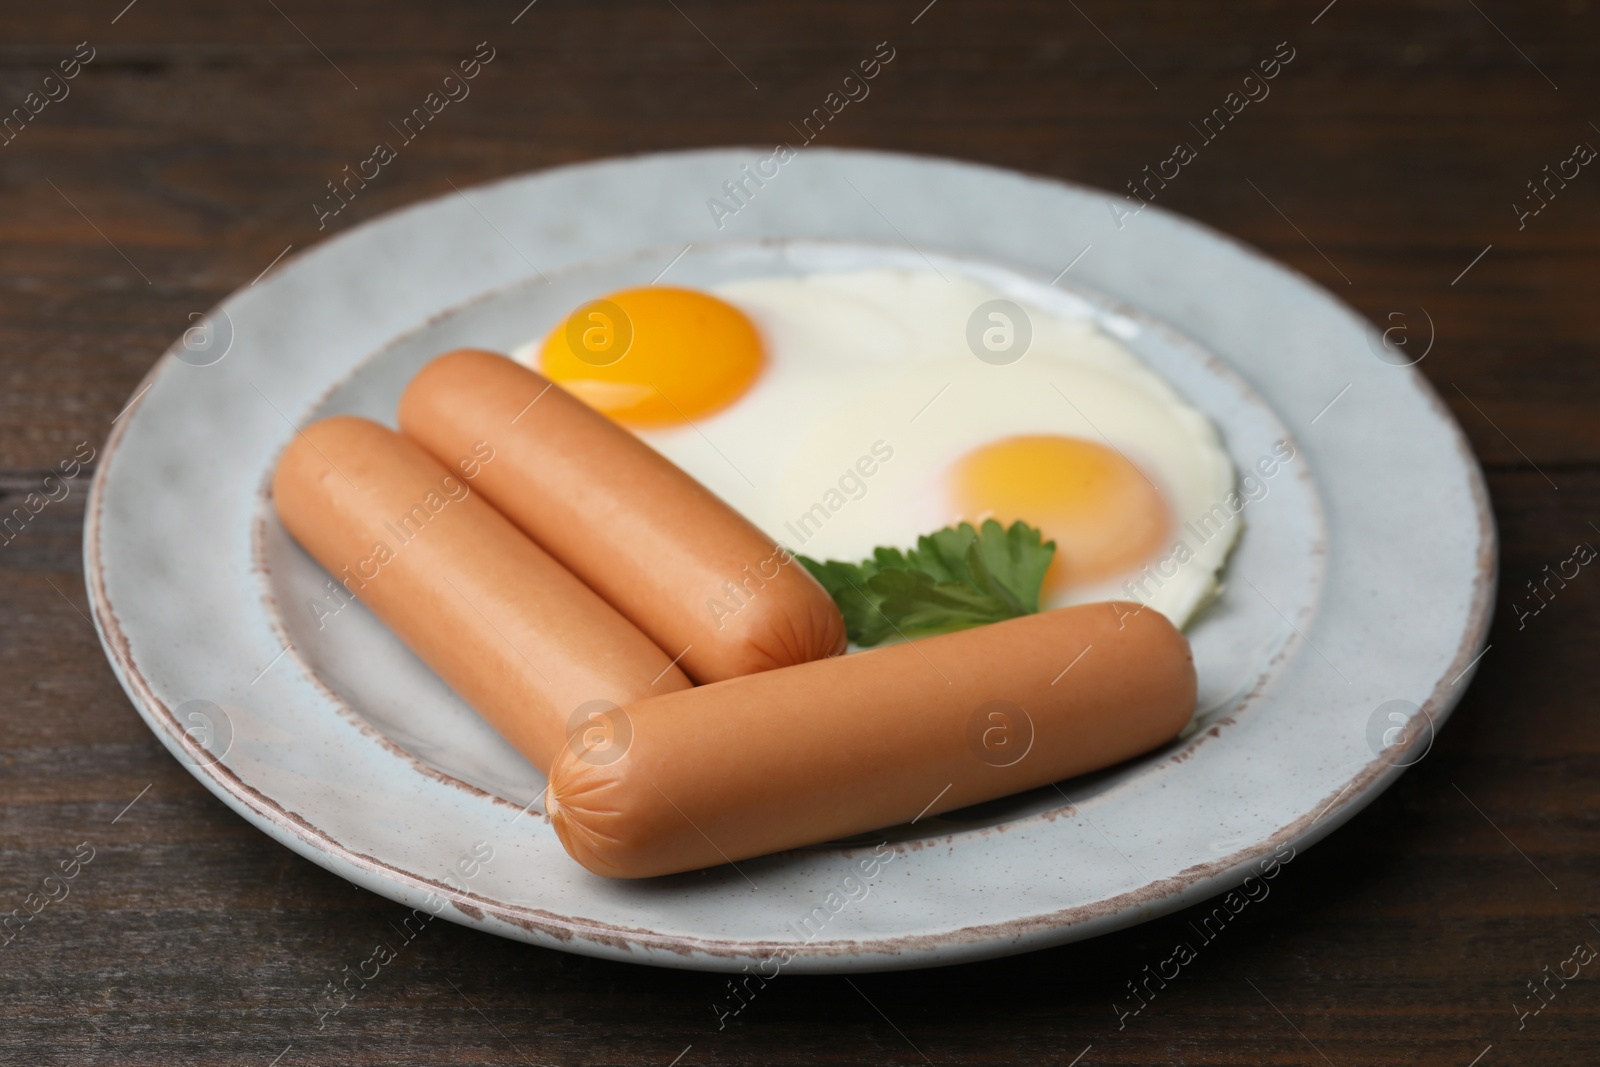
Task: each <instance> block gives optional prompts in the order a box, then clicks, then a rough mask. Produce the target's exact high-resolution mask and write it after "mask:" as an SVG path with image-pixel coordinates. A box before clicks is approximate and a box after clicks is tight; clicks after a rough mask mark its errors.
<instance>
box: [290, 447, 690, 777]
mask: <svg viewBox="0 0 1600 1067" xmlns="http://www.w3.org/2000/svg"><path fill="white" fill-rule="evenodd" d="M451 456H452V458H451V460H450V461H449V466H445V465H443V464H441V463H440V462H439V461H437V460H435V459H434V458H432V457H431V456H429V455H428V454H427V453H426V452H424V451H423V450H422V449H421V448H420V447H419V446H418V445H416V444H415V443H414V442H412V441H409V440H407V439H405V438H403V437H401V436H400V435H399V434H397V433H395V432H394V431H392V430H389V429H387V428H386V427H383V426H380V425H378V424H377V423H375V422H370V421H368V420H366V419H360V418H354V417H351V416H339V417H335V418H329V419H324V420H322V421H321V422H317V423H314V424H312V425H311V426H308V427H306V428H305V430H304V431H302V432H300V433H297V434H296V435H295V437H294V439H293V440H292V441H291V442H290V444H289V447H288V448H287V449H286V450H285V451H284V454H283V456H282V457H281V458H280V459H279V461H278V467H277V471H276V473H275V475H274V477H273V483H272V493H273V500H274V504H275V506H276V508H277V512H278V516H279V518H280V519H281V520H282V522H283V524H284V526H285V527H287V528H288V530H289V532H290V533H291V534H293V535H294V537H295V539H296V540H298V541H299V542H300V544H301V545H302V546H303V547H304V548H305V549H306V550H307V551H308V552H309V553H310V554H311V555H312V556H313V557H314V558H316V560H317V561H318V562H319V563H321V564H322V565H323V567H325V568H326V569H327V570H328V571H329V572H330V573H331V574H333V575H334V577H335V578H336V579H338V580H339V581H340V582H341V584H343V586H344V587H345V589H347V590H348V591H349V592H350V593H351V594H353V595H354V596H355V597H357V598H359V599H360V600H361V601H362V602H363V603H364V604H366V605H367V606H368V607H369V608H371V609H372V611H373V612H374V613H375V614H376V615H377V616H378V617H379V618H380V619H382V620H383V621H384V622H385V623H387V624H388V626H389V627H390V629H392V630H393V631H394V632H395V633H396V634H397V635H399V637H400V638H401V639H402V640H403V641H404V642H405V643H406V644H407V645H408V646H409V647H410V648H411V649H412V650H413V651H414V652H415V653H416V654H417V655H418V656H420V657H421V658H422V659H423V660H424V661H425V662H426V663H427V664H428V665H429V666H430V667H432V668H433V669H434V671H436V672H437V673H438V674H439V676H440V677H442V678H443V679H444V680H445V681H446V682H447V683H449V684H450V686H451V687H452V688H453V689H455V690H456V692H458V693H459V694H461V696H462V697H463V698H464V699H465V700H466V701H467V702H468V703H469V704H471V705H472V707H473V708H475V709H476V710H477V711H478V712H479V713H480V714H481V715H483V716H484V718H486V719H488V720H489V722H490V723H491V724H492V725H493V726H494V727H495V729H496V730H498V731H499V732H500V734H501V736H503V737H505V739H506V740H507V741H509V742H510V743H511V744H512V745H513V746H514V747H515V748H516V749H517V750H518V751H519V752H521V753H522V754H523V755H524V756H526V757H527V758H528V759H529V760H530V761H531V762H532V763H533V764H534V765H535V766H537V767H539V768H540V769H542V770H548V769H549V767H550V766H551V764H552V762H553V761H554V759H555V757H556V754H557V753H558V752H559V751H560V750H562V748H563V747H564V746H565V745H566V743H567V740H568V736H569V734H571V733H572V725H571V724H572V723H573V722H574V719H575V718H576V720H577V721H578V722H579V723H580V724H582V722H583V721H584V719H585V715H586V712H585V710H584V709H585V708H587V707H592V706H597V702H617V703H626V702H630V701H636V700H640V699H642V698H644V697H647V696H649V695H651V694H655V693H668V692H673V691H675V690H681V689H686V688H688V687H689V680H688V678H686V677H685V676H684V674H683V672H682V671H680V670H679V669H678V668H677V667H676V666H674V665H673V664H672V660H671V657H670V656H668V655H667V654H666V653H664V652H662V651H661V649H659V648H658V647H656V646H655V645H654V644H652V643H651V642H650V640H649V638H647V637H646V636H645V635H644V634H642V633H640V632H639V630H638V629H637V628H636V627H634V626H633V624H632V623H630V622H628V621H627V619H625V618H623V617H622V616H621V615H620V614H618V613H617V611H616V610H615V609H614V608H612V607H611V606H610V605H608V604H607V603H605V602H604V601H603V600H601V598H600V597H599V596H597V595H596V594H595V593H594V592H592V591H591V590H590V589H589V588H588V587H587V586H585V585H584V584H583V583H582V582H581V581H579V580H578V579H577V578H575V577H574V576H573V575H572V574H571V573H570V572H569V571H567V570H566V569H565V568H564V567H562V566H561V565H560V564H559V563H557V562H556V561H555V560H553V559H551V558H550V556H549V555H547V554H546V553H545V552H544V551H543V550H542V549H540V548H539V547H538V546H537V545H535V544H533V543H532V542H531V541H529V540H528V539H527V538H526V537H524V536H523V535H522V534H521V533H520V532H519V531H518V530H517V529H516V528H515V527H514V526H512V525H511V523H510V522H508V521H507V520H506V519H505V518H504V517H503V516H502V515H501V514H500V513H499V512H497V511H495V509H494V508H492V507H491V506H490V505H489V504H487V503H485V502H484V500H483V499H482V497H481V496H480V495H479V494H478V493H477V491H476V490H477V486H478V483H479V482H480V481H481V480H482V479H483V478H484V477H485V476H486V474H487V473H488V472H489V471H491V470H494V469H496V468H497V467H498V466H500V465H501V464H503V463H504V462H505V460H504V458H503V457H502V456H500V455H499V454H497V453H496V451H495V449H494V447H493V445H491V444H489V443H487V442H486V441H485V440H483V439H481V438H474V439H472V440H468V441H465V442H463V444H462V447H461V449H460V450H459V452H456V453H453V454H451Z"/></svg>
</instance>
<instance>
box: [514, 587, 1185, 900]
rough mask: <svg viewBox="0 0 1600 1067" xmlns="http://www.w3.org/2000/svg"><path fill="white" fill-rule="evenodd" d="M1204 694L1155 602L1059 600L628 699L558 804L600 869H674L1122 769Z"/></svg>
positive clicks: (557, 819)
mask: <svg viewBox="0 0 1600 1067" xmlns="http://www.w3.org/2000/svg"><path fill="white" fill-rule="evenodd" d="M1194 703H1195V671H1194V661H1193V658H1192V655H1191V653H1190V649H1189V644H1188V642H1187V641H1186V640H1185V639H1184V637H1183V635H1182V634H1181V633H1179V632H1178V631H1177V629H1175V628H1174V627H1173V626H1172V624H1171V623H1170V622H1168V621H1167V619H1166V618H1165V617H1164V616H1162V615H1161V614H1160V613H1158V612H1155V611H1151V610H1143V609H1141V608H1140V607H1139V606H1138V605H1136V604H1132V603H1100V604H1090V605H1083V606H1079V607H1072V608H1062V609H1057V610H1054V611H1048V612H1044V613H1041V614H1037V615H1027V616H1024V617H1021V618H1015V619H1011V620H1008V621H1005V622H998V623H994V624H992V625H989V626H982V627H978V628H976V629H969V630H964V631H962V632H960V633H952V634H948V635H945V636H941V637H931V638H927V639H924V640H920V641H913V642H908V643H901V644H895V645H889V646H886V647H884V648H880V649H872V650H869V651H866V652H860V653H854V654H852V655H848V656H841V657H838V658H835V659H830V660H826V661H823V662H818V663H808V664H801V665H798V666H793V667H786V668H783V669H781V670H773V671H767V672H764V673H761V674H755V675H750V676H747V677H743V678H736V679H732V680H729V681H724V682H719V683H717V684H715V685H706V686H700V687H698V688H695V689H691V690H686V691H682V692H678V693H671V694H666V695H663V696H658V697H650V698H647V699H645V700H642V701H639V702H637V703H634V704H631V705H628V706H627V707H626V708H624V709H620V710H618V711H615V712H613V713H612V714H613V716H614V717H615V719H616V720H617V721H616V723H614V724H613V725H614V726H616V727H617V728H616V729H614V730H612V731H611V732H610V733H608V734H607V735H606V736H605V737H604V738H603V739H600V740H598V741H597V742H596V743H595V744H593V745H589V744H584V745H574V746H570V747H569V748H568V749H567V750H566V751H564V752H563V753H562V754H561V756H560V758H558V759H557V761H556V764H555V766H554V768H553V769H552V771H551V775H550V785H549V787H548V789H547V790H546V793H545V803H546V807H547V810H548V812H549V814H550V819H551V823H552V825H553V826H554V827H555V830H556V833H557V834H558V835H559V836H560V838H561V842H562V844H563V845H565V846H566V849H567V851H568V852H569V853H570V854H571V855H572V856H573V858H575V859H576V860H577V861H578V862H579V863H581V864H583V866H585V867H586V868H588V869H589V870H590V871H593V872H595V873H597V874H603V875H607V876H610V877H620V878H642V877H648V876H652V875H660V874H669V873H672V872H676V871H686V870H692V869H694V868H698V867H707V866H714V865H716V864H720V863H728V862H737V861H739V860H742V859H746V858H749V857H752V856H758V855H764V854H766V853H770V852H775V851H779V850H782V849H787V848H794V847H798V846H802V845H807V844H812V843H815V842H818V841H826V840H830V839H833V838H838V837H842V836H845V835H849V834H854V833H859V832H864V831H867V830H872V829H876V828H878V827H883V826H891V825H895V824H897V823H904V822H910V821H915V820H917V819H918V818H920V817H923V816H925V815H929V814H937V813H939V812H944V811H950V810H953V809H956V808H961V807H965V806H967V805H969V804H974V803H977V802H979V801H983V800H989V799H992V798H995V797H999V796H1004V795H1006V794H1009V793H1014V792H1017V791H1019V790H1023V789H1029V788H1033V787H1036V786H1042V785H1046V784H1048V783H1050V782H1054V781H1057V780H1059V779H1062V778H1067V777H1070V776H1072V775H1075V774H1081V773H1083V772H1085V771H1089V770H1094V769H1097V768H1100V767H1105V766H1109V765H1111V764H1114V763H1117V762H1119V761H1121V760H1125V759H1129V758H1131V757H1133V756H1136V755H1139V754H1141V753H1143V752H1147V751H1149V750H1150V749H1152V748H1154V747H1156V746H1158V745H1160V744H1162V743H1164V742H1166V741H1169V740H1171V739H1172V738H1173V737H1174V736H1176V735H1177V733H1178V731H1179V730H1180V729H1181V728H1182V727H1183V726H1184V724H1185V723H1186V722H1188V720H1189V717H1190V715H1191V713H1192V711H1193V709H1194ZM619 737H621V738H625V743H618V742H617V738H619Z"/></svg>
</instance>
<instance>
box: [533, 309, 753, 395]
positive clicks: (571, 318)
mask: <svg viewBox="0 0 1600 1067" xmlns="http://www.w3.org/2000/svg"><path fill="white" fill-rule="evenodd" d="M763 361H764V356H763V353H762V346H761V336H760V334H758V333H757V332H756V328H755V326H754V324H752V323H751V322H750V320H749V319H748V318H746V317H745V315H744V313H743V312H741V311H740V310H739V309H738V308H736V307H734V306H733V305H732V304H729V303H727V302H726V301H723V300H718V299H717V298H716V297H714V296H711V295H710V294H709V293H701V292H696V291H694V290H693V289H676V288H672V287H669V286H649V287H646V288H642V289H624V290H622V291H621V292H617V293H611V294H610V295H608V296H605V297H602V298H600V299H598V300H592V301H590V302H589V303H587V304H584V305H583V306H582V307H580V308H578V309H577V310H575V311H573V312H572V313H571V314H570V315H568V316H567V317H566V318H565V319H564V320H562V321H561V322H560V323H559V324H558V325H557V326H556V328H555V329H553V330H551V331H550V334H549V336H547V337H546V338H545V339H544V346H543V348H542V349H541V350H540V354H539V367H540V370H541V371H542V372H543V373H544V375H545V377H547V378H549V379H550V380H551V381H554V382H559V383H560V384H561V386H562V388H564V389H566V390H567V391H568V392H570V393H572V394H573V395H574V396H576V397H578V398H579V399H580V400H582V401H584V402H585V403H587V404H588V405H589V406H590V407H592V408H595V409H596V410H598V411H601V412H604V413H605V414H606V415H609V416H611V417H612V418H613V419H616V420H617V421H618V422H623V423H627V424H629V425H634V426H666V425H671V424H673V423H684V422H688V421H690V420H693V419H697V418H699V417H701V416H703V415H710V414H712V413H713V412H716V411H719V410H721V409H722V408H724V407H726V406H727V405H729V404H731V403H733V401H735V400H737V399H738V398H739V397H740V396H742V395H743V394H744V393H745V391H746V390H748V389H749V388H750V385H751V383H753V382H754V381H755V379H756V376H757V375H759V374H760V373H761V367H762V363H763Z"/></svg>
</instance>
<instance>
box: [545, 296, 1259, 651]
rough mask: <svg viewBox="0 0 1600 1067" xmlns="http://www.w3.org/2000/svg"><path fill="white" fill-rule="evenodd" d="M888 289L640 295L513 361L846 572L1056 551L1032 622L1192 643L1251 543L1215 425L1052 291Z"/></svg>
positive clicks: (578, 317)
mask: <svg viewBox="0 0 1600 1067" xmlns="http://www.w3.org/2000/svg"><path fill="white" fill-rule="evenodd" d="M1052 294H1053V298H1052V303H1051V306H1049V307H1042V306H1038V304H1035V303H1019V302H1017V301H1016V298H1014V297H1010V296H1007V294H1005V293H1002V292H1001V291H999V290H998V289H996V288H995V287H994V286H993V285H991V284H989V283H987V282H986V281H984V280H981V279H979V278H976V277H963V276H953V275H941V274H939V273H935V272H933V271H915V270H905V269H880V270H867V271H850V272H834V273H817V274H810V275H803V276H778V277H761V278H751V279H745V280H740V281H735V282H728V283H725V284H722V285H719V286H715V287H713V288H712V289H711V290H710V291H709V292H701V291H697V290H690V289H681V288H673V287H664V286H663V287H650V288H643V289H630V290H625V291H623V292H619V293H612V294H608V295H604V296H601V297H599V298H597V299H596V300H594V301H592V302H590V303H589V304H585V305H584V306H583V307H580V308H578V309H575V310H574V311H573V313H572V314H570V315H568V316H567V317H566V318H565V319H564V320H563V321H562V322H561V323H560V324H558V325H557V326H556V327H555V328H554V329H552V330H551V331H550V332H549V334H548V335H547V336H546V337H544V338H542V339H540V340H538V341H534V342H530V343H529V344H527V345H524V346H523V347H522V348H520V349H518V351H517V353H516V356H517V358H519V359H521V360H523V361H524V362H526V363H528V364H529V365H531V366H534V367H535V368H536V369H539V370H541V371H542V372H543V373H545V374H546V375H547V376H548V377H550V378H552V379H553V380H555V381H557V382H560V383H561V384H562V385H563V386H564V387H565V388H567V389H569V390H570V391H571V392H573V393H574V394H576V395H577V396H579V397H581V398H582V399H584V400H585V401H586V402H588V403H590V404H591V405H592V406H594V407H596V408H597V409H599V410H601V411H603V412H605V413H606V414H608V415H610V416H611V417H612V418H614V419H616V420H617V421H618V422H619V423H621V424H623V425H625V426H628V427H629V428H630V429H632V430H634V431H635V432H636V433H638V434H639V435H640V436H641V437H643V438H644V439H645V440H646V441H648V442H649V443H650V444H651V445H652V446H654V447H655V448H657V449H658V450H659V451H661V452H662V453H663V454H665V455H666V456H667V457H668V458H669V459H672V460H673V461H674V462H675V463H677V464H678V465H679V466H681V467H683V468H684V469H685V470H687V471H689V473H691V474H693V475H694V476H695V477H697V478H699V479H700V480H701V481H702V482H704V483H706V484H707V485H708V486H709V487H710V488H711V489H712V490H713V491H715V492H717V493H718V494H719V495H721V496H722V497H723V498H724V499H725V500H727V501H728V502H729V503H730V504H731V505H733V506H734V507H735V508H737V509H738V510H740V511H741V512H742V513H743V514H745V515H746V516H748V517H749V518H750V519H751V521H753V522H755V523H756V524H757V525H758V526H761V527H762V528H763V529H764V530H766V532H767V533H769V534H770V535H771V536H772V537H774V538H775V539H776V540H778V541H779V542H781V543H782V544H784V545H785V546H787V547H788V548H789V549H790V550H791V551H793V552H796V553H801V554H804V555H807V556H811V557H813V558H817V559H843V560H850V561H857V560H861V559H864V558H866V557H868V556H870V555H871V553H872V550H873V548H874V547H876V546H879V545H887V546H894V547H901V548H908V547H911V546H913V545H915V543H916V539H917V537H918V536H920V535H922V534H926V533H930V532H932V531H934V530H936V529H939V528H941V527H943V526H947V525H951V524H953V523H956V522H962V521H965V522H972V523H975V524H976V523H981V522H982V521H984V520H985V519H990V518H993V519H997V520H999V521H1001V522H1003V523H1008V524H1009V523H1010V522H1013V521H1017V520H1021V521H1024V522H1027V523H1028V524H1029V525H1032V526H1035V527H1037V528H1039V529H1040V530H1041V531H1042V532H1043V534H1044V536H1045V537H1046V538H1047V539H1049V540H1053V541H1054V542H1055V544H1056V555H1055V560H1054V562H1053V563H1052V565H1051V568H1050V572H1049V573H1048V574H1047V576H1046V579H1045V586H1044V590H1043V596H1042V604H1043V605H1044V606H1047V607H1060V606H1064V605H1068V604H1075V603H1084V602H1089V601H1095V600H1106V599H1131V600H1135V601H1138V602H1141V603H1144V604H1147V605H1149V606H1151V607H1153V608H1155V609H1157V610H1159V611H1161V612H1163V613H1164V614H1166V615H1167V616H1168V617H1169V618H1170V619H1172V621H1173V622H1174V623H1175V624H1177V625H1179V626H1184V625H1186V624H1188V623H1189V622H1190V621H1191V619H1193V618H1194V616H1195V615H1196V614H1197V613H1198V612H1199V610H1200V609H1201V608H1202V607H1203V606H1204V605H1205V604H1206V603H1207V602H1209V601H1210V600H1211V599H1212V598H1213V597H1214V596H1215V595H1216V592H1217V590H1218V587H1219V586H1218V577H1219V574H1220V572H1221V570H1222V569H1223V567H1224V565H1225V564H1226V561H1227V557H1228V554H1229V552H1230V551H1231V549H1232V547H1233V545H1234V543H1235V541H1236V540H1237V538H1238V535H1239V532H1240V527H1241V520H1240V519H1239V517H1238V513H1237V509H1236V508H1229V507H1226V506H1224V503H1225V501H1227V500H1228V498H1229V497H1230V496H1231V495H1232V494H1233V491H1234V488H1235V480H1236V475H1235V471H1234V467H1233V464H1232V461H1231V460H1230V459H1229V457H1228V454H1227V452H1226V451H1225V450H1224V448H1223V446H1222V442H1221V441H1220V439H1219V437H1218V434H1217V431H1216V429H1215V427H1214V426H1213V425H1212V424H1211V422H1210V421H1209V420H1208V419H1207V418H1206V417H1205V416H1204V415H1203V414H1201V413H1200V412H1199V411H1197V410H1196V409H1195V408H1194V407H1193V406H1191V405H1190V404H1188V403H1187V402H1186V401H1185V400H1184V399H1183V398H1182V397H1181V396H1179V395H1178V393H1177V392H1176V391H1175V390H1174V389H1173V388H1172V387H1171V386H1170V385H1168V384H1167V382H1165V381H1164V380H1163V379H1162V378H1161V377H1160V376H1159V375H1157V374H1155V373H1154V372H1153V371H1151V370H1150V369H1149V368H1148V367H1146V366H1145V365H1144V364H1143V363H1142V362H1140V360H1139V359H1138V357H1136V356H1135V355H1134V354H1133V353H1132V352H1131V351H1130V350H1129V349H1128V348H1127V347H1126V346H1125V345H1124V344H1123V343H1122V342H1121V341H1120V340H1118V339H1117V338H1116V337H1115V336H1113V335H1112V333H1111V332H1109V331H1108V329H1107V328H1106V327H1105V326H1103V325H1102V322H1105V321H1107V320H1105V318H1104V317H1103V316H1100V315H1098V314H1097V313H1096V312H1095V311H1094V310H1093V309H1092V308H1090V307H1089V305H1087V304H1083V303H1081V302H1079V301H1076V300H1075V298H1067V297H1065V296H1063V295H1061V294H1059V293H1055V292H1054V291H1052Z"/></svg>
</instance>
